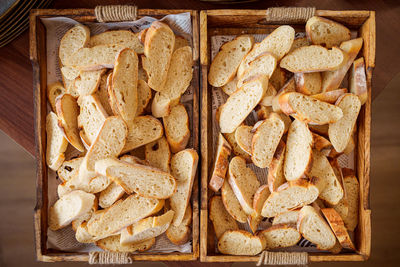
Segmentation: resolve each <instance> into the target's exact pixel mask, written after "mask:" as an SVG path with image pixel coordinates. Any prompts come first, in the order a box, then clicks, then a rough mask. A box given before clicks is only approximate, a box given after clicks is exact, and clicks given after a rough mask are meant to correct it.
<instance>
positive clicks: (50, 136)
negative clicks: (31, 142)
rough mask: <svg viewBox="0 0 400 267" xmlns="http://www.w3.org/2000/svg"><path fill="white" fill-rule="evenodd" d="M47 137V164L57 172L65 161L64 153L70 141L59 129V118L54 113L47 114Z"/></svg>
mask: <svg viewBox="0 0 400 267" xmlns="http://www.w3.org/2000/svg"><path fill="white" fill-rule="evenodd" d="M46 136H47V148H46V163H47V166H48V167H49V168H50V169H52V170H53V171H56V170H58V168H60V166H61V164H62V163H63V162H64V160H65V155H64V152H65V150H66V149H67V146H68V141H67V140H66V139H65V137H64V135H63V132H62V130H61V129H60V127H58V118H57V115H56V114H55V113H54V112H50V113H49V114H47V117H46Z"/></svg>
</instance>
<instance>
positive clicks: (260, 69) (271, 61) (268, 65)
mask: <svg viewBox="0 0 400 267" xmlns="http://www.w3.org/2000/svg"><path fill="white" fill-rule="evenodd" d="M276 64H277V59H276V56H275V55H273V54H272V53H268V52H266V53H264V54H262V55H260V56H258V57H257V58H255V59H254V60H253V61H251V62H250V64H249V67H248V68H247V69H245V71H244V72H243V74H242V75H240V76H238V83H237V85H236V87H237V88H241V87H242V86H243V84H244V83H245V82H246V81H247V80H248V79H250V78H251V77H253V76H259V75H266V76H268V78H269V77H271V75H272V73H273V72H274V70H275V68H276Z"/></svg>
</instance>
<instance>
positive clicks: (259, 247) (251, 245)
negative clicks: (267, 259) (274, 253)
mask: <svg viewBox="0 0 400 267" xmlns="http://www.w3.org/2000/svg"><path fill="white" fill-rule="evenodd" d="M265 245H266V242H265V238H264V237H263V236H254V235H252V234H250V233H249V232H246V231H244V230H229V231H226V232H225V233H224V234H223V235H222V236H221V238H220V239H219V240H218V250H219V252H221V253H222V254H230V255H250V256H253V255H257V254H258V253H260V252H261V251H263V250H264V248H265Z"/></svg>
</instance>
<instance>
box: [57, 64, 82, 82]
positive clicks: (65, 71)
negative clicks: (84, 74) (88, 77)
mask: <svg viewBox="0 0 400 267" xmlns="http://www.w3.org/2000/svg"><path fill="white" fill-rule="evenodd" d="M60 70H61V75H62V77H63V78H65V79H67V80H71V81H73V80H75V79H76V78H78V77H79V75H80V71H79V70H78V69H75V68H72V67H65V66H64V67H61V69H60Z"/></svg>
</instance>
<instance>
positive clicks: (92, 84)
mask: <svg viewBox="0 0 400 267" xmlns="http://www.w3.org/2000/svg"><path fill="white" fill-rule="evenodd" d="M105 72H106V69H100V70H93V71H80V73H79V77H78V78H76V79H75V81H74V83H75V84H74V86H75V87H76V89H77V90H78V93H79V96H84V95H91V94H93V93H95V92H96V91H97V88H99V85H100V80H101V76H102V75H103V74H104V73H105Z"/></svg>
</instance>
